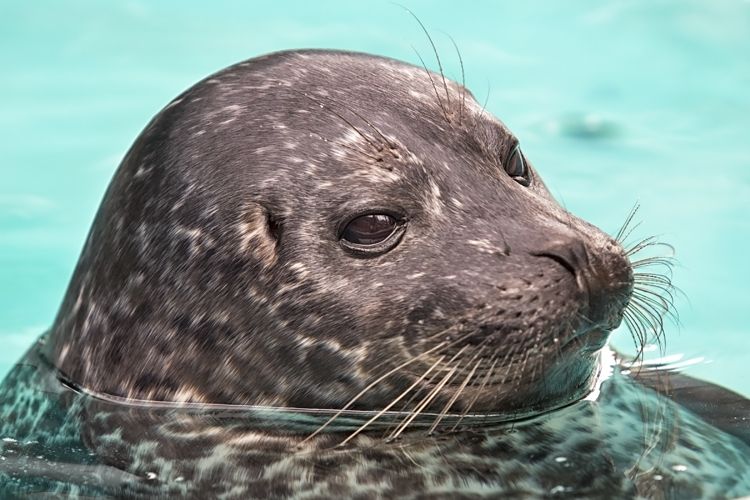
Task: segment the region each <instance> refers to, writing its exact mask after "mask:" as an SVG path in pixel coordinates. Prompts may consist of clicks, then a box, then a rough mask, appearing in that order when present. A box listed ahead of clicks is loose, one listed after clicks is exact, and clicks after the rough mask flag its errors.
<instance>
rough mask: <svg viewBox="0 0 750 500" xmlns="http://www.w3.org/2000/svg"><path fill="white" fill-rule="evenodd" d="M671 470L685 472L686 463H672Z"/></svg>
mask: <svg viewBox="0 0 750 500" xmlns="http://www.w3.org/2000/svg"><path fill="white" fill-rule="evenodd" d="M672 470H673V471H675V472H685V471H686V470H687V465H682V464H678V465H673V466H672Z"/></svg>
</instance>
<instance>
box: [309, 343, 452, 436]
mask: <svg viewBox="0 0 750 500" xmlns="http://www.w3.org/2000/svg"><path fill="white" fill-rule="evenodd" d="M442 347H445V342H441V343H440V344H438V345H436V346H434V347H432V348H431V349H428V350H427V351H425V352H423V353H422V354H420V355H419V356H415V357H413V358H411V359H409V360H407V361H405V362H403V363H401V364H400V365H398V366H396V367H395V368H392V369H391V370H388V371H387V372H386V373H384V374H383V375H381V376H379V377H378V378H376V379H375V380H374V381H372V382H371V383H370V384H368V385H367V386H366V387H365V388H364V389H362V390H361V391H360V392H359V393H357V394H356V395H355V396H354V397H353V398H352V399H350V400H349V402H348V403H347V404H345V405H344V407H343V408H341V409H340V410H338V411H337V412H336V413H334V414H333V416H332V417H331V418H329V419H328V420H327V421H326V422H324V423H323V424H322V425H321V426H320V427H318V429H317V430H315V431H314V432H313V433H312V434H310V435H309V436H307V437H306V438H305V439H303V440H302V441H300V443H299V446H302V445H304V444H305V443H307V442H308V441H309V440H311V439H312V438H313V437H315V436H317V435H318V434H319V433H320V432H321V431H323V429H325V428H326V427H328V426H329V425H330V424H331V422H333V421H334V420H336V419H337V418H338V417H339V416H340V415H341V414H342V413H343V412H345V411H346V410H347V409H349V408H350V407H351V406H352V405H353V404H354V403H355V402H356V401H357V400H358V399H359V398H361V397H362V396H363V395H364V394H366V393H367V392H368V391H369V390H370V389H372V388H373V387H375V386H376V385H377V384H379V383H380V382H382V381H383V380H385V379H386V378H387V377H389V376H391V375H393V374H394V373H396V372H398V371H399V370H401V369H403V368H405V367H406V366H409V365H410V364H412V363H415V362H416V361H418V360H420V359H421V358H424V357H426V356H428V355H429V354H432V353H433V352H434V351H437V350H438V349H440V348H442Z"/></svg>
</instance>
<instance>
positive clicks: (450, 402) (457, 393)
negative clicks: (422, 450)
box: [427, 347, 484, 434]
mask: <svg viewBox="0 0 750 500" xmlns="http://www.w3.org/2000/svg"><path fill="white" fill-rule="evenodd" d="M483 350H484V347H482V348H481V349H480V350H479V352H477V354H475V355H474V358H477V357H479V355H480V354H481V352H482V351H483ZM471 361H473V359H472V360H470V361H469V363H471ZM482 361H483V358H481V357H479V360H478V361H477V363H476V364H475V365H474V367H473V368H472V369H471V371H470V372H469V374H468V375H467V376H466V377H465V378H464V380H463V382H461V385H460V386H459V387H458V389H456V391H455V392H454V393H453V396H452V397H451V399H450V400H448V402H447V403H446V404H445V406H444V407H443V409H442V410H441V412H440V414H439V415H438V416H437V418H436V419H435V422H433V424H432V426H431V427H430V430H428V431H427V433H428V434H432V433H433V431H434V430H435V428H437V426H438V425H439V424H440V422H441V421H442V420H443V418H445V416H446V415H447V414H448V411H449V410H450V409H451V407H452V406H453V405H454V404H455V402H456V400H457V399H458V397H459V396H460V395H461V393H462V392H463V391H464V389H466V386H467V385H468V384H469V381H470V380H471V379H472V377H473V376H474V373H475V372H476V371H477V369H478V368H479V365H480V364H481V363H482Z"/></svg>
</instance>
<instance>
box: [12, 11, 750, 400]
mask: <svg viewBox="0 0 750 500" xmlns="http://www.w3.org/2000/svg"><path fill="white" fill-rule="evenodd" d="M404 4H405V5H406V6H407V7H409V8H410V9H411V10H413V11H414V12H415V13H416V14H417V15H418V16H419V17H420V19H421V20H422V22H424V24H425V25H426V26H427V27H428V29H429V30H430V32H431V33H432V36H433V38H434V40H435V43H436V45H437V47H438V50H439V52H440V54H441V56H442V60H443V65H444V67H445V69H446V73H447V74H448V75H449V76H451V77H452V78H454V79H456V80H460V77H461V70H460V66H459V63H458V58H457V57H456V54H455V51H454V48H453V45H452V44H451V41H450V38H449V37H448V35H450V36H451V37H453V39H455V41H456V44H457V45H458V47H459V49H460V51H461V54H462V56H463V61H464V66H465V70H466V82H467V86H468V87H469V88H470V89H471V90H472V91H473V93H474V94H475V95H476V96H477V99H478V100H479V101H480V102H484V100H485V99H486V100H487V108H488V109H489V110H490V111H491V112H492V113H493V114H495V115H496V116H498V117H499V118H500V119H501V120H503V121H504V122H505V123H506V124H508V125H509V126H510V128H511V129H513V130H514V132H515V133H516V135H518V136H519V137H520V138H521V141H522V144H523V147H524V151H525V153H526V155H527V156H528V157H529V158H530V160H531V161H532V162H533V163H534V165H535V166H536V167H537V168H538V169H539V170H540V171H541V172H542V174H543V176H544V179H545V181H546V183H547V185H548V187H549V188H550V190H551V191H552V192H553V194H554V195H555V196H556V197H557V198H558V199H559V200H560V201H561V202H562V203H564V204H565V206H566V207H567V208H568V209H569V210H571V211H573V212H575V213H576V214H578V215H580V216H582V217H583V218H586V219H588V220H589V221H591V222H593V223H595V224H597V225H598V226H600V227H602V228H603V229H605V230H606V231H608V232H610V233H612V234H614V233H616V232H617V229H618V228H619V226H620V225H621V224H622V222H623V221H624V219H625V217H626V215H627V214H628V212H629V210H630V209H631V207H632V206H633V205H634V204H635V203H636V202H639V203H640V204H641V210H640V212H639V214H638V219H639V220H641V221H642V224H641V225H640V227H639V228H638V229H637V231H636V233H635V234H634V236H637V237H643V236H648V235H651V234H655V235H659V237H660V239H662V240H664V241H667V242H669V243H671V244H672V245H674V247H675V249H676V258H677V261H678V265H677V267H676V269H675V272H674V282H675V284H676V285H677V286H679V287H680V288H681V289H682V290H683V291H684V293H685V296H686V297H687V298H686V299H679V300H678V301H677V309H678V312H679V316H680V319H681V326H679V327H677V326H675V325H671V324H670V325H668V326H667V341H666V351H667V353H668V354H683V355H684V356H685V358H686V359H695V360H697V361H698V362H697V363H695V364H693V365H691V366H690V367H689V368H688V369H687V371H688V373H691V374H694V375H697V376H700V377H703V378H706V379H709V380H711V381H714V382H718V383H720V384H722V385H725V386H727V387H730V388H732V389H734V390H737V391H740V392H742V393H744V394H745V395H750V376H748V375H749V373H748V368H747V364H748V347H750V326H749V325H748V320H747V315H748V312H749V311H750V300H748V299H750V292H749V291H748V290H749V288H750V264H749V263H748V262H749V261H748V246H749V245H750V221H749V219H748V216H749V215H750V91H749V90H748V89H750V55H749V54H750V1H748V0H711V1H710V2H709V1H706V0H662V1H660V2H653V1H651V0H630V1H624V0H623V1H619V0H615V1H608V2H590V1H587V0H567V1H566V2H553V1H548V2H542V1H527V2H509V1H500V2H498V1H486V2H478V1H477V2H445V3H444V4H440V3H438V2H425V1H418V0H408V1H404ZM0 11H1V12H2V15H0V67H1V68H2V77H0V376H1V375H2V374H4V373H5V372H6V371H7V370H8V369H9V368H10V366H11V365H12V364H13V363H14V362H15V361H16V360H17V359H18V358H19V357H20V356H21V355H22V353H23V352H24V351H25V349H26V348H27V347H28V346H29V345H30V344H31V343H32V342H33V340H34V339H35V338H36V337H37V336H38V335H39V334H40V333H42V332H43V331H44V330H45V329H46V328H47V327H48V326H49V325H50V323H51V322H52V320H53V318H54V315H55V312H56V310H57V307H58V305H59V303H60V301H61V299H62V296H63V293H64V291H65V287H66V285H67V282H68V280H69V278H70V275H71V273H72V271H73V267H74V265H75V262H76V260H77V258H78V254H79V252H80V250H81V247H82V245H83V242H84V239H85V237H86V234H87V231H88V228H89V226H90V224H91V221H92V219H93V216H94V213H95V211H96V209H97V206H98V204H99V202H100V200H101V197H102V195H103V193H104V190H105V188H106V186H107V183H108V181H109V179H110V178H111V176H112V174H113V172H114V170H115V169H116V167H117V165H118V163H119V161H120V159H121V158H122V156H123V154H124V153H125V151H126V150H127V148H128V147H129V146H130V144H131V143H132V142H133V140H134V139H135V137H136V136H137V134H138V133H139V132H140V130H141V129H142V128H143V127H144V126H145V125H146V123H147V122H148V120H149V119H150V118H151V117H152V116H153V115H154V114H156V113H157V112H158V111H159V109H160V108H162V107H163V106H164V105H166V104H167V103H168V102H169V101H170V100H171V99H172V98H173V97H175V96H176V95H177V94H179V93H180V92H181V91H182V90H184V89H185V88H187V87H188V86H190V85H192V84H193V83H195V82H196V81H198V80H199V79H201V78H203V77H205V76H207V75H208V74H210V73H212V72H214V71H217V70H219V69H221V68H223V67H225V66H227V65H229V64H232V63H235V62H238V61H240V60H243V59H247V58H251V57H254V56H257V55H260V54H263V53H266V52H270V51H275V50H281V49H288V48H302V47H321V48H340V49H349V50H356V51H365V52H371V53H376V54H380V55H385V56H389V57H393V58H397V59H403V60H406V61H410V62H412V63H416V64H419V59H418V57H417V56H416V54H415V49H416V51H418V52H419V53H420V54H421V55H422V57H423V58H424V59H425V61H426V62H427V63H428V65H429V66H431V67H432V68H434V69H436V68H437V64H436V62H435V59H434V55H433V53H432V50H431V48H430V45H429V42H428V40H427V39H426V37H425V35H424V34H423V32H422V31H421V29H420V28H419V26H418V24H417V23H416V22H415V20H414V19H413V18H412V17H411V16H410V15H409V14H408V13H407V12H406V11H405V10H404V9H403V8H401V7H399V6H398V5H395V4H393V3H390V2H387V1H360V2H349V1H336V2H334V1H317V2H302V1H300V2H283V1H279V2H262V3H261V2H256V3H253V2H248V1H235V2H233V1H213V2H190V1H185V0H180V1H176V0H175V1H159V2H155V1H153V2H145V1H144V2H140V1H122V2H115V1H111V2H100V1H95V0H66V1H65V2H52V1H39V2H27V1H21V0H4V1H3V3H2V8H1V9H0ZM614 343H615V345H616V346H618V347H619V348H621V349H623V350H625V351H629V352H632V350H633V349H632V347H631V346H632V342H631V341H630V338H629V335H628V333H627V332H625V331H619V332H617V333H616V334H615V339H614Z"/></svg>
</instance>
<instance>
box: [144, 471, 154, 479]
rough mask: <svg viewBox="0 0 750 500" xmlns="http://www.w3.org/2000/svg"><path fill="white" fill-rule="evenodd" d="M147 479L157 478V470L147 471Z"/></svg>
mask: <svg viewBox="0 0 750 500" xmlns="http://www.w3.org/2000/svg"><path fill="white" fill-rule="evenodd" d="M146 479H156V473H155V472H147V473H146Z"/></svg>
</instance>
